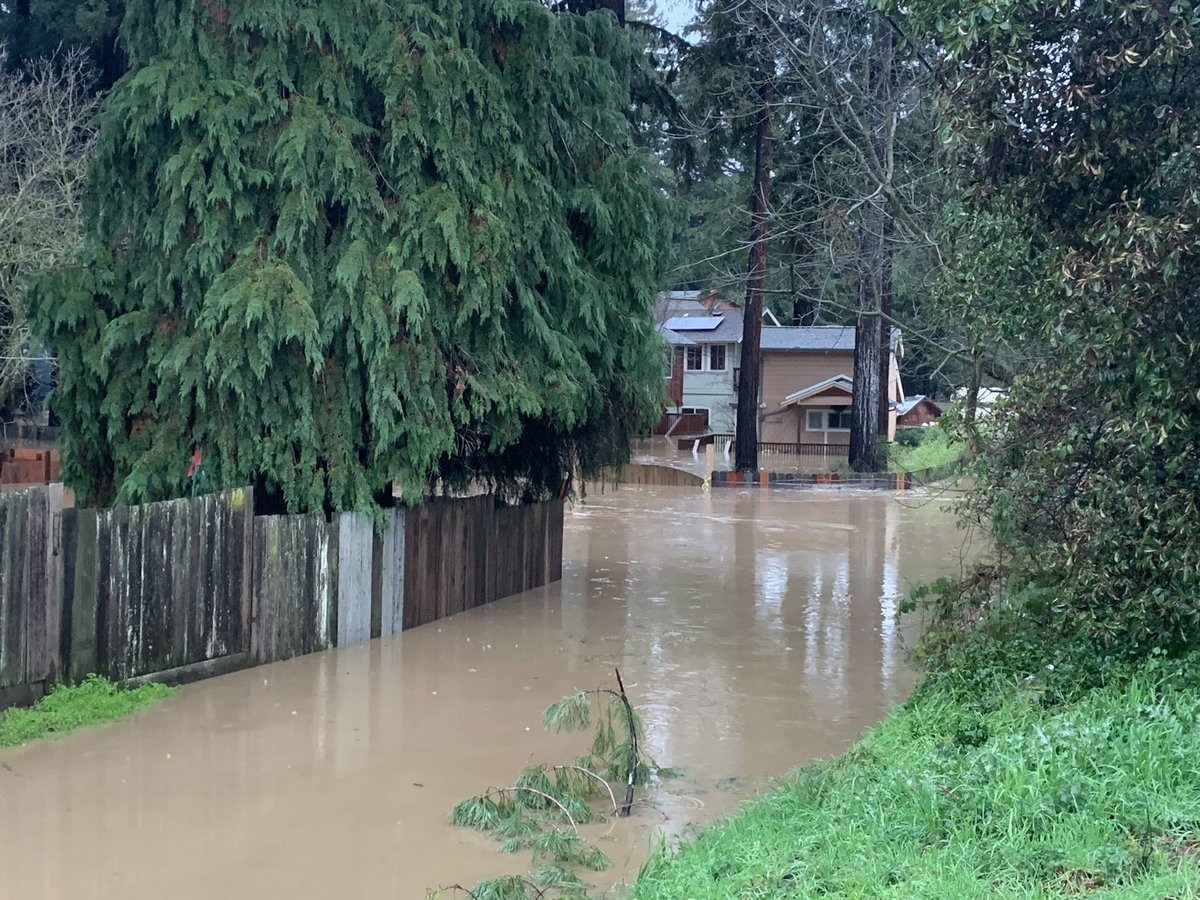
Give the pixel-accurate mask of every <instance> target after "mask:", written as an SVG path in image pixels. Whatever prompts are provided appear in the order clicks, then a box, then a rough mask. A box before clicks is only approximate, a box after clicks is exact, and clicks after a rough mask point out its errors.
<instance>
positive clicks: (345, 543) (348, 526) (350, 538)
mask: <svg viewBox="0 0 1200 900" xmlns="http://www.w3.org/2000/svg"><path fill="white" fill-rule="evenodd" d="M374 551H375V531H374V526H373V525H372V524H371V520H370V519H369V518H368V517H367V516H364V515H361V514H359V513H342V514H341V515H339V516H338V576H337V598H338V602H337V645H338V646H339V647H346V646H349V645H350V644H358V643H361V642H362V641H369V640H370V639H371V592H372V585H371V582H372V578H371V560H372V555H373V554H374Z"/></svg>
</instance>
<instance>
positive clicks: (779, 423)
mask: <svg viewBox="0 0 1200 900" xmlns="http://www.w3.org/2000/svg"><path fill="white" fill-rule="evenodd" d="M762 358H763V377H762V398H763V404H764V409H763V410H762V415H763V419H762V427H761V429H760V434H761V437H760V440H763V441H779V442H788V443H790V442H794V441H796V440H797V436H798V435H799V440H800V441H801V442H802V443H812V444H823V443H825V433H824V432H816V433H815V434H814V433H810V432H808V430H807V429H802V428H801V426H802V425H803V424H804V422H803V420H802V419H801V418H800V416H801V412H800V411H799V410H797V409H796V408H794V407H789V408H788V409H786V410H781V409H780V408H779V404H781V403H782V402H783V401H784V399H785V398H786V397H787V396H788V395H789V394H793V393H795V392H796V391H798V390H800V389H802V388H806V387H808V386H809V385H810V384H816V383H817V382H819V381H824V380H825V379H827V378H832V377H833V376H834V375H848V376H850V377H851V378H852V377H854V354H853V353H842V352H821V351H813V350H807V351H795V350H764V351H763V354H762ZM841 436H842V435H841V434H840V433H839V432H830V434H829V439H830V440H829V442H830V443H837V441H836V440H835V438H838V437H841ZM849 440H850V438H849V435H848V434H846V435H845V441H842V443H848V442H849Z"/></svg>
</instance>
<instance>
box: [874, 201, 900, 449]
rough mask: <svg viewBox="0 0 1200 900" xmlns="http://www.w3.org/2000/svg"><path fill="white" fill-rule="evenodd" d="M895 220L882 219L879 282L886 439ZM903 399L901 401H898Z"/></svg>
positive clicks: (887, 214)
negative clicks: (881, 251) (881, 258)
mask: <svg viewBox="0 0 1200 900" xmlns="http://www.w3.org/2000/svg"><path fill="white" fill-rule="evenodd" d="M895 225H896V223H895V220H894V219H893V218H892V216H891V213H890V212H888V210H887V207H886V206H885V207H884V219H883V268H882V270H881V271H880V278H879V312H880V332H881V334H880V341H882V347H881V348H880V353H879V364H880V369H879V435H880V437H881V438H885V439H886V438H887V433H888V420H889V418H890V416H891V391H892V301H893V298H894V295H895V292H894V290H893V286H892V263H893V261H894V260H895V253H894V248H893V247H892V234H893V233H894V232H895V230H896V228H895ZM900 399H904V398H900Z"/></svg>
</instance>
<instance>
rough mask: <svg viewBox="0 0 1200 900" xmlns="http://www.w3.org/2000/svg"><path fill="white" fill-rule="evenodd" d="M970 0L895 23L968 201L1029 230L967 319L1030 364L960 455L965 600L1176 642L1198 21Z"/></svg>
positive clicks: (1033, 618)
mask: <svg viewBox="0 0 1200 900" xmlns="http://www.w3.org/2000/svg"><path fill="white" fill-rule="evenodd" d="M981 9H984V8H983V7H979V6H978V4H975V3H969V2H965V0H937V2H932V3H928V4H922V5H921V6H920V7H919V8H917V9H916V11H915V15H916V21H917V22H920V23H922V24H923V25H924V26H925V28H926V36H927V37H928V38H929V39H930V40H933V41H936V42H937V43H938V44H939V45H940V46H941V49H942V50H943V55H942V60H943V61H944V64H945V66H946V68H945V70H944V72H943V76H944V78H943V84H944V85H945V86H946V87H947V88H948V93H947V95H946V100H947V110H948V111H949V114H950V118H949V133H950V134H951V135H952V136H953V145H952V146H953V148H954V150H955V151H956V152H957V153H958V158H959V159H960V160H961V162H962V166H961V167H960V174H962V175H963V177H964V179H965V182H966V189H967V191H966V192H967V194H968V198H969V203H970V204H971V205H972V206H973V207H974V208H975V209H976V211H977V212H979V213H980V214H981V215H982V214H988V215H991V214H993V213H994V214H995V216H994V217H997V216H998V217H999V218H1000V219H1003V220H1004V221H1007V222H1009V223H1020V229H1021V230H1022V232H1023V233H1025V234H1027V235H1032V236H1033V239H1032V240H1031V241H1030V242H1029V245H1030V248H1031V249H1030V251H1029V254H1030V255H1029V257H1028V260H1027V261H1028V262H1032V263H1033V264H1034V265H1035V267H1039V268H1040V271H1041V277H1040V278H1039V279H1038V280H1037V281H1036V282H1034V283H1032V284H1031V285H1029V287H1028V289H1026V290H1020V291H1012V292H1010V293H1009V294H1008V295H1007V297H1006V300H1005V302H1003V303H995V304H991V305H989V306H987V307H986V309H985V310H984V314H983V315H981V316H980V317H979V319H978V320H977V321H976V323H975V325H976V328H977V329H980V333H983V334H987V333H989V332H988V329H991V330H992V331H994V332H995V333H997V334H1006V335H1015V336H1016V337H1017V339H1018V340H1019V341H1020V343H1021V344H1022V345H1023V346H1025V347H1028V348H1030V349H1031V350H1033V351H1036V354H1037V355H1036V357H1035V358H1033V359H1032V360H1031V361H1030V363H1031V364H1030V365H1029V366H1028V368H1027V370H1026V371H1025V372H1024V374H1022V375H1020V376H1019V377H1017V378H1016V379H1015V380H1014V382H1013V384H1012V386H1011V390H1010V391H1009V394H1008V396H1007V402H1006V403H1005V404H1004V408H1003V410H1002V411H1001V412H999V413H998V414H997V415H996V417H995V419H994V420H990V423H989V429H988V435H987V443H988V446H987V447H986V448H985V452H981V453H979V454H978V455H977V457H976V465H975V474H976V475H977V476H978V484H979V490H978V491H977V492H976V494H975V495H974V498H973V500H972V501H971V505H970V508H969V512H970V514H971V515H972V516H973V518H974V520H975V521H976V522H979V523H982V524H984V525H986V526H987V527H988V529H989V530H990V533H991V535H992V537H993V539H994V542H995V546H996V551H997V563H998V565H997V566H996V567H995V568H994V569H992V570H991V574H990V577H986V578H978V579H975V580H973V581H970V582H968V583H967V585H966V586H967V587H969V588H970V590H969V591H968V592H967V593H966V594H965V595H964V597H965V599H966V600H968V601H969V603H970V604H973V605H975V606H976V607H978V608H980V609H982V610H985V611H986V610H989V609H990V610H994V611H997V612H998V614H999V615H1001V616H1002V617H1003V618H1004V619H1006V620H1007V621H1008V622H1009V623H1010V624H1011V623H1014V622H1015V623H1018V624H1024V623H1032V624H1034V625H1036V627H1039V628H1041V629H1043V630H1044V631H1045V633H1046V634H1047V635H1051V636H1055V637H1056V638H1057V639H1060V640H1062V641H1064V642H1068V643H1070V642H1074V641H1081V642H1086V643H1087V644H1088V645H1089V646H1091V647H1093V648H1094V652H1096V653H1098V654H1101V655H1105V654H1109V655H1113V656H1116V657H1128V658H1140V657H1144V656H1146V655H1149V654H1153V653H1156V652H1166V653H1168V654H1176V653H1181V652H1184V651H1186V650H1187V649H1188V648H1190V647H1192V646H1194V644H1195V641H1196V635H1197V634H1198V633H1200V543H1198V542H1197V541H1196V540H1195V535H1194V532H1195V523H1196V520H1197V513H1198V511H1200V507H1198V506H1197V503H1198V500H1197V498H1198V497H1200V317H1198V316H1197V315H1196V297H1197V294H1198V292H1200V189H1198V188H1197V185H1198V184H1200V178H1198V175H1200V152H1198V151H1197V149H1196V148H1197V147H1198V146H1200V107H1198V106H1197V104H1196V103H1195V97H1196V94H1197V92H1198V91H1200V57H1198V56H1197V54H1196V52H1195V47H1196V45H1197V43H1198V42H1200V17H1198V16H1197V14H1196V10H1195V8H1194V7H1193V5H1192V4H1190V3H1182V4H1173V5H1171V4H1159V3H1141V2H1139V3H1126V2H1119V0H1099V2H1094V3H1082V4H1079V3H1070V2H1066V0H1031V2H1026V3H1019V4H1015V5H1010V6H1007V7H1004V8H1003V9H997V8H994V7H987V8H986V9H987V11H988V15H986V16H985V15H982V14H981V13H980V10H981ZM1018 244H1019V242H1015V243H1012V247H1016V246H1018ZM1035 245H1036V248H1037V249H1036V253H1035V252H1034V250H1033V247H1034V246H1035ZM1018 263H1020V260H1015V261H1014V265H1017V264H1018ZM1001 276H1003V273H1000V275H998V276H997V277H1001ZM1001 280H1003V278H1001ZM985 618H986V615H985Z"/></svg>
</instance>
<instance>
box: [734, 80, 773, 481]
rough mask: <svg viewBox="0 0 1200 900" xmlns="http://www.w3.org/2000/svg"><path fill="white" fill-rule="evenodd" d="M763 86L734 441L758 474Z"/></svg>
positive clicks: (766, 118)
mask: <svg viewBox="0 0 1200 900" xmlns="http://www.w3.org/2000/svg"><path fill="white" fill-rule="evenodd" d="M772 98H773V90H772V85H771V83H770V82H769V81H768V82H766V83H764V84H763V85H762V86H761V87H760V88H759V89H758V99H759V109H758V128H757V131H756V132H755V135H754V199H753V202H752V207H751V213H750V222H751V225H750V266H749V272H748V273H747V276H746V308H745V317H744V319H743V322H742V364H741V380H740V381H739V382H738V407H737V441H736V446H735V449H734V458H735V460H736V461H737V467H738V470H739V471H757V470H758V393H759V390H758V389H759V381H760V380H761V378H762V365H761V358H762V353H761V351H760V348H761V336H762V315H763V290H764V288H765V287H766V274H767V238H768V236H769V234H770V205H771V102H772Z"/></svg>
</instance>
